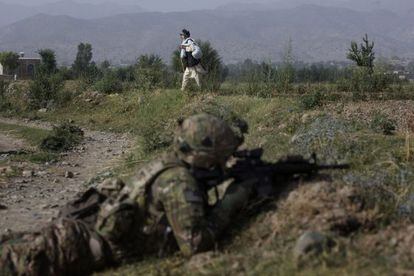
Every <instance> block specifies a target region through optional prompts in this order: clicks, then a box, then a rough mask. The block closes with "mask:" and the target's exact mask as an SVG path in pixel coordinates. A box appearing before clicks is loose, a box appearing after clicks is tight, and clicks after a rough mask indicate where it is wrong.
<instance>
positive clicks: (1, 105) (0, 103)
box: [0, 80, 9, 110]
mask: <svg viewBox="0 0 414 276" xmlns="http://www.w3.org/2000/svg"><path fill="white" fill-rule="evenodd" d="M8 86H9V83H8V82H7V81H4V80H0V110H2V109H5V108H6V107H7V106H8V100H7V97H6V92H7V88H8Z"/></svg>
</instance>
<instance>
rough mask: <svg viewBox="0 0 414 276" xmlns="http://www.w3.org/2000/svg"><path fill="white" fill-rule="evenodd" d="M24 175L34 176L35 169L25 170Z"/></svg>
mask: <svg viewBox="0 0 414 276" xmlns="http://www.w3.org/2000/svg"><path fill="white" fill-rule="evenodd" d="M22 176H23V177H32V176H34V171H32V170H24V171H23V172H22Z"/></svg>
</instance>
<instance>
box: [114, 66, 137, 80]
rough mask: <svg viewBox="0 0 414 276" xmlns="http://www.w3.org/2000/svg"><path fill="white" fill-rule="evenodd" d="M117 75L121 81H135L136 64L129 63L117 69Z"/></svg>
mask: <svg viewBox="0 0 414 276" xmlns="http://www.w3.org/2000/svg"><path fill="white" fill-rule="evenodd" d="M116 76H117V78H118V79H119V80H120V81H124V82H133V81H135V66H134V65H129V66H126V67H120V68H117V69H116Z"/></svg>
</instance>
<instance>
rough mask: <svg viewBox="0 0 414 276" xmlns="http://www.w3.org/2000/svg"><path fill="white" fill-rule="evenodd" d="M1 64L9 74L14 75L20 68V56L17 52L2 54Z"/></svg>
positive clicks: (0, 55) (0, 56)
mask: <svg viewBox="0 0 414 276" xmlns="http://www.w3.org/2000/svg"><path fill="white" fill-rule="evenodd" d="M0 63H1V64H2V65H3V67H4V69H5V72H6V73H7V74H12V73H13V71H14V70H16V69H17V67H19V54H17V53H15V52H2V53H0Z"/></svg>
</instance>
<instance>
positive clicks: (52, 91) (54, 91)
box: [29, 71, 64, 109]
mask: <svg viewBox="0 0 414 276" xmlns="http://www.w3.org/2000/svg"><path fill="white" fill-rule="evenodd" d="M63 86H64V82H63V78H62V76H61V75H60V74H53V75H50V76H49V75H48V74H46V73H43V72H41V71H40V72H37V73H36V75H35V79H34V80H33V82H32V83H31V84H30V87H29V100H30V106H31V108H33V109H39V108H45V107H48V105H51V104H58V101H59V99H60V98H61V96H62V95H61V94H62V89H63Z"/></svg>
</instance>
